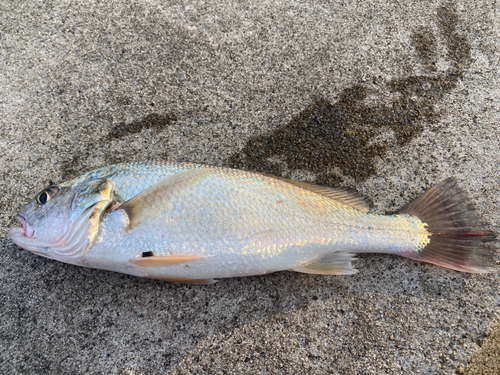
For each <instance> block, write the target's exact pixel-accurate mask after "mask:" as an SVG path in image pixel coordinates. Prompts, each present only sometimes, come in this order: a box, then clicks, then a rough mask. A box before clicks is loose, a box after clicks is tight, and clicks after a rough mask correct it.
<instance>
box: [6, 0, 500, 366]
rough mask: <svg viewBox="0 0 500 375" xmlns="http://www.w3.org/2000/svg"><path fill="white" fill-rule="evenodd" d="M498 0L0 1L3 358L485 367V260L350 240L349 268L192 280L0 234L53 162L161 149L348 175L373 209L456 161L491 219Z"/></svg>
mask: <svg viewBox="0 0 500 375" xmlns="http://www.w3.org/2000/svg"><path fill="white" fill-rule="evenodd" d="M499 7H500V4H499V3H498V2H497V1H492V0H489V1H474V2H470V1H457V2H456V3H453V2H446V3H440V4H439V3H436V2H433V1H420V0H418V1H405V2H399V1H387V0H379V1H362V2H360V1H340V0H334V1H286V2H284V1H283V2H279V1H268V2H240V1H221V0H217V1H213V2H204V1H198V2H197V1H170V2H166V1H154V0H151V1H106V2H100V1H72V2H55V1H54V2H50V1H44V2H42V1H29V2H28V1H27V2H17V1H16V2H14V1H6V0H2V1H0V111H1V116H0V162H1V165H2V172H3V173H2V178H1V180H0V184H1V191H2V192H3V194H2V195H1V196H0V201H1V204H2V207H3V210H2V211H1V213H0V215H1V216H0V220H1V229H0V230H1V236H2V239H1V240H0V247H1V250H0V300H1V304H0V349H1V350H0V372H1V373H5V374H81V373H89V374H102V373H112V374H163V373H169V372H172V373H178V374H184V373H186V374H189V373H198V374H199V373H214V374H227V373H256V374H257V373H258V374H263V373H266V374H274V373H299V374H302V373H307V374H311V373H318V374H324V373H334V374H346V373H350V374H355V373H359V374H375V373H377V374H379V373H401V372H403V371H407V372H408V373H416V372H419V373H421V374H441V373H443V374H453V373H455V372H456V371H457V372H458V373H461V372H462V370H464V369H465V367H466V365H467V362H468V360H470V359H471V358H472V357H473V355H474V354H476V357H474V358H476V359H475V360H474V366H476V365H477V366H479V367H477V366H476V367H474V368H472V369H471V370H470V371H471V372H470V373H474V374H479V373H481V372H480V371H481V369H486V367H484V366H486V365H481V358H483V357H481V356H482V355H483V354H481V353H482V352H481V351H479V352H478V349H480V348H479V345H480V344H481V343H482V342H483V339H484V337H485V336H486V335H488V336H489V337H488V338H487V340H485V342H487V343H488V345H489V346H488V348H491V347H494V346H495V343H497V344H498V337H499V336H498V330H499V328H496V331H495V330H494V328H493V327H494V322H495V315H496V314H498V311H499V307H500V298H499V295H498V287H499V276H498V274H489V275H482V276H477V275H476V276H474V275H465V274H460V273H457V272H454V271H450V270H446V269H442V268H439V267H435V266H432V265H425V264H420V263H415V262H413V261H410V260H407V259H401V258H396V257H392V256H383V255H368V256H363V257H360V258H359V260H357V261H356V262H355V266H356V267H357V268H358V269H359V270H360V272H359V273H358V274H357V275H355V276H352V277H327V276H312V275H303V274H296V273H291V272H282V273H276V274H270V275H266V276H260V277H250V278H237V279H229V280H224V281H221V282H219V283H217V284H215V285H211V286H189V285H179V284H171V283H167V282H160V281H154V280H145V279H138V278H134V277H129V276H125V275H120V274H115V273H111V272H104V271H98V270H91V269H83V268H79V267H76V266H70V265H66V264H62V263H57V262H54V261H51V260H46V259H44V258H41V257H37V256H35V255H33V254H31V253H29V252H26V251H24V250H21V249H19V248H18V247H16V246H15V245H14V244H13V243H12V242H11V241H10V240H9V239H8V238H7V236H6V235H7V231H8V228H9V227H10V226H11V225H12V224H13V223H14V219H13V216H14V214H15V213H16V211H17V210H18V209H19V208H20V207H21V206H22V205H23V204H24V203H25V202H26V201H27V200H28V199H29V198H31V197H32V196H33V194H34V193H35V192H36V191H38V190H40V189H41V188H43V187H45V186H46V185H47V184H48V183H49V181H53V182H58V181H61V180H63V179H66V178H69V177H74V176H76V175H78V174H80V173H81V172H83V171H87V170H90V169H92V168H94V167H98V166H102V165H107V164H110V163H113V162H117V161H125V160H151V159H165V158H169V159H173V160H184V161H192V162H200V163H208V164H214V165H219V166H236V167H240V168H248V169H257V170H261V171H264V172H272V173H276V174H280V175H283V176H288V177H292V178H296V179H302V180H307V181H317V182H322V183H330V184H341V185H345V186H350V187H353V188H356V189H357V190H358V191H360V192H361V193H362V194H364V195H366V196H367V197H369V198H370V199H371V200H372V201H373V203H374V209H375V211H377V212H385V211H393V210H395V209H397V208H398V207H400V206H402V205H404V204H405V203H407V202H408V201H409V200H411V199H413V198H415V197H417V196H418V195H419V194H421V193H422V192H423V191H424V190H425V189H427V188H428V187H430V186H432V185H433V184H435V183H437V182H439V181H441V180H443V179H444V178H446V177H449V176H455V177H456V178H457V179H458V180H459V182H460V184H461V186H463V187H464V188H465V189H466V190H468V191H469V192H470V195H471V197H472V199H473V201H474V202H475V203H476V204H477V206H478V209H479V211H480V212H481V213H482V215H483V217H484V221H485V222H486V223H487V224H489V225H490V227H491V228H492V229H494V230H495V231H496V232H497V233H498V231H499V223H500V179H499V178H498V176H499V172H500V151H499V144H500V127H499V123H500V121H499V120H500V115H499V113H500V90H499V87H500V85H499V84H500V77H499V73H498V72H499V71H500V67H499V56H500V54H499V52H500V51H499V50H500V44H499V43H500V42H499V40H500V38H499V29H500V26H499V19H500V12H499ZM496 245H498V243H496ZM495 259H496V261H497V264H498V252H497V253H496V256H495ZM497 327H498V326H497ZM492 329H493V331H491V330H492ZM478 344H479V345H478ZM496 346H497V347H498V345H496ZM484 353H486V354H484V356H487V355H491V354H490V353H491V351H490V349H488V350H487V351H485V352H484ZM494 353H498V351H497V352H494ZM492 357H494V355H493V356H492ZM477 358H479V360H478V359H477ZM495 360H496V361H498V358H496V359H491V360H488V361H487V362H488V363H490V364H491V363H492V362H491V361H495ZM481 366H483V367H481ZM490 368H493V367H491V366H490ZM496 368H498V366H497V367H496ZM477 369H479V370H477ZM486 371H487V370H484V372H485V373H486ZM492 371H494V370H492Z"/></svg>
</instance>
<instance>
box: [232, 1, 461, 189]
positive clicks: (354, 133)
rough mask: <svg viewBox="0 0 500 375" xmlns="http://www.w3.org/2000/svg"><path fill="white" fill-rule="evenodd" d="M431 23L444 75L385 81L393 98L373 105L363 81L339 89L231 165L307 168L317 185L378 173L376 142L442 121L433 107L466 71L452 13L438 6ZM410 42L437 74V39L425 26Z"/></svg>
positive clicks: (406, 136)
mask: <svg viewBox="0 0 500 375" xmlns="http://www.w3.org/2000/svg"><path fill="white" fill-rule="evenodd" d="M436 18H437V26H438V27H439V30H440V34H441V36H442V38H443V40H444V42H445V45H446V48H447V57H448V59H449V63H450V67H449V69H448V70H447V71H446V72H444V73H441V74H434V75H415V76H409V77H405V78H401V79H395V80H391V81H389V82H388V83H387V84H386V85H385V87H384V90H386V91H388V92H390V93H391V94H392V103H390V104H386V103H383V99H382V98H380V99H376V100H375V104H370V103H367V101H366V98H367V97H368V95H369V94H371V95H375V97H376V95H377V92H373V91H375V90H371V91H370V90H369V89H368V88H367V87H366V86H365V85H362V84H355V85H353V86H351V87H348V88H346V89H344V90H343V91H342V92H341V93H340V95H339V98H338V100H337V101H336V102H335V103H330V102H329V101H328V100H327V99H324V98H320V99H317V100H316V101H315V102H314V103H312V104H311V105H310V106H309V107H307V108H306V109H304V110H303V111H302V113H300V114H299V115H298V116H297V117H296V118H294V119H293V120H292V121H291V122H289V123H288V124H285V125H283V126H280V127H278V128H276V129H275V130H274V131H272V132H271V133H270V134H266V135H259V136H255V137H253V138H251V139H249V140H248V142H247V143H246V145H245V147H244V148H243V149H242V150H241V151H240V152H238V153H236V154H234V155H233V156H232V157H231V158H230V160H229V164H230V165H231V166H232V167H234V168H241V169H248V170H256V171H261V172H267V173H272V174H275V175H281V176H283V175H289V174H290V172H291V171H294V170H307V171H310V172H313V173H315V174H316V176H317V179H316V182H317V183H321V184H336V183H338V182H340V181H342V179H343V176H350V177H353V178H355V179H356V180H358V181H359V180H364V179H366V178H367V177H368V176H370V175H371V174H373V173H374V172H375V164H374V159H375V158H376V157H382V156H384V155H385V154H386V152H387V145H386V144H385V142H384V141H383V140H382V141H377V139H375V137H377V136H381V135H383V134H384V133H386V132H388V131H392V132H393V133H394V138H395V140H396V144H397V145H398V146H401V145H405V144H407V143H408V142H410V140H411V139H412V138H414V137H415V136H417V135H418V134H419V133H420V132H421V131H422V129H423V123H424V121H429V122H433V121H437V120H438V119H439V118H440V113H438V112H436V110H435V105H436V104H437V103H438V102H439V101H440V100H441V99H442V98H443V96H444V95H445V94H446V93H448V92H449V91H450V90H452V89H453V88H454V87H455V86H456V85H457V83H458V81H459V80H460V79H461V78H463V76H464V73H465V71H466V70H467V69H468V68H469V66H470V63H471V47H470V44H469V42H468V41H467V39H466V38H465V37H464V36H463V35H460V34H459V32H458V31H457V25H458V21H459V19H458V16H457V14H456V12H455V10H454V9H453V8H452V6H449V5H446V6H441V7H439V8H438V10H437V17H436ZM412 44H413V46H414V48H415V53H416V57H417V59H418V60H419V62H420V63H421V64H423V66H424V68H425V69H426V70H428V71H430V72H432V71H435V70H437V69H436V67H435V62H436V61H437V55H438V53H437V43H436V37H435V36H434V34H433V33H432V32H431V31H430V29H428V28H424V29H420V30H418V31H416V32H414V33H413V35H412ZM377 101H378V102H379V104H377ZM373 102H374V101H373V100H371V103H373Z"/></svg>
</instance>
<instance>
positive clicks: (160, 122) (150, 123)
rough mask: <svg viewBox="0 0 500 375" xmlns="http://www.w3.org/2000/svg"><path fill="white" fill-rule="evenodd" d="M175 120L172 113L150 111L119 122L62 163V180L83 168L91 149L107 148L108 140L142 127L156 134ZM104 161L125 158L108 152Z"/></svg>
mask: <svg viewBox="0 0 500 375" xmlns="http://www.w3.org/2000/svg"><path fill="white" fill-rule="evenodd" d="M176 120H177V117H176V116H175V115H174V114H158V113H151V114H149V115H147V116H146V117H144V118H143V119H140V120H137V121H133V122H131V123H126V122H121V123H119V124H118V125H116V126H114V127H113V128H112V129H111V130H110V131H109V133H108V134H107V136H105V137H103V138H98V137H95V138H94V139H93V147H92V148H84V149H82V150H80V151H79V152H77V153H75V154H74V155H73V157H72V158H71V159H69V160H66V161H64V162H63V163H62V165H61V173H62V179H63V181H66V180H69V179H71V178H74V177H76V176H78V175H80V174H81V173H82V171H83V170H85V160H86V159H88V158H90V157H91V155H92V150H95V149H101V150H107V149H108V148H109V147H108V146H107V145H108V143H109V142H110V141H112V140H115V139H120V138H123V137H125V136H127V135H130V134H137V133H140V132H141V131H142V130H143V129H153V131H154V132H155V134H157V133H159V132H160V131H162V130H163V129H164V128H165V127H167V126H168V125H170V124H171V123H173V122H174V121H176ZM106 161H107V163H108V164H115V163H120V162H123V161H125V160H122V158H121V157H120V156H119V155H114V154H113V155H112V154H111V153H109V152H108V153H106Z"/></svg>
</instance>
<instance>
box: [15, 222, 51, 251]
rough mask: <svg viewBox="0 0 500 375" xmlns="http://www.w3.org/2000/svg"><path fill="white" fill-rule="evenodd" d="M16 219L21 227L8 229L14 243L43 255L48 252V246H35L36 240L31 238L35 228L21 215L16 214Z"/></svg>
mask: <svg viewBox="0 0 500 375" xmlns="http://www.w3.org/2000/svg"><path fill="white" fill-rule="evenodd" d="M16 219H17V220H19V222H21V224H22V227H13V228H11V229H10V231H9V237H10V238H11V240H12V241H14V243H15V244H16V245H17V246H19V247H22V248H23V249H26V250H29V251H31V252H34V253H37V254H40V255H44V254H47V253H48V252H49V250H48V248H46V247H42V246H35V243H36V242H37V240H36V239H35V238H33V236H34V234H35V228H33V226H32V225H31V224H30V223H29V222H28V220H26V218H24V217H23V216H21V215H17V216H16Z"/></svg>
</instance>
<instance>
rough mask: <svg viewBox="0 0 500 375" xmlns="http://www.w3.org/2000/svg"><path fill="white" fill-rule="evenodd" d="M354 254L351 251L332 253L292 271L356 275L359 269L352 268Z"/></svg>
mask: <svg viewBox="0 0 500 375" xmlns="http://www.w3.org/2000/svg"><path fill="white" fill-rule="evenodd" d="M353 256H354V254H351V253H331V254H327V255H325V256H323V257H321V258H319V259H316V260H314V261H313V262H312V263H307V264H305V265H302V266H299V267H295V268H293V269H292V270H291V271H295V272H301V273H312V274H315V275H354V274H355V273H357V272H358V271H357V270H356V269H354V268H352V264H351V261H352V260H354V258H353Z"/></svg>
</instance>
